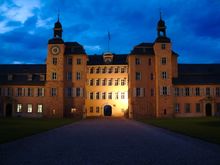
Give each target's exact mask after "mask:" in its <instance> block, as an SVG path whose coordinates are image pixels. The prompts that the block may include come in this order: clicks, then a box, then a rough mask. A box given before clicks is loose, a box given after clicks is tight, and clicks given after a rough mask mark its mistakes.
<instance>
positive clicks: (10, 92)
mask: <svg viewBox="0 0 220 165" xmlns="http://www.w3.org/2000/svg"><path fill="white" fill-rule="evenodd" d="M4 92H5V93H4V94H5V96H13V88H5V91H4ZM17 93H18V91H17ZM16 96H18V95H16ZM20 96H22V88H21V95H20Z"/></svg>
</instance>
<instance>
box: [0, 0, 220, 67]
mask: <svg viewBox="0 0 220 165" xmlns="http://www.w3.org/2000/svg"><path fill="white" fill-rule="evenodd" d="M160 8H161V11H162V15H163V19H164V20H165V22H166V26H167V35H168V37H169V38H170V39H171V41H172V46H173V50H174V51H175V52H177V53H178V54H179V63H220V0H189V1H187V0H0V13H1V14H0V43H1V44H0V63H2V64H9V63H14V64H19V63H27V64H28V63H44V62H45V59H46V56H47V42H48V39H50V38H52V36H53V30H52V29H53V27H54V23H55V22H56V21H57V13H58V10H59V11H60V21H61V23H62V26H63V39H64V41H77V42H79V43H80V44H82V45H83V46H84V48H85V50H86V52H87V54H102V53H103V52H105V51H107V39H108V35H107V34H108V31H110V33H111V40H110V50H111V51H112V52H113V53H116V54H123V53H126V54H128V53H130V51H131V50H132V48H133V47H134V46H135V45H137V44H139V43H141V42H154V40H155V38H156V35H157V33H156V25H157V22H158V20H159V10H160Z"/></svg>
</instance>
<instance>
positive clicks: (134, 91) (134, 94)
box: [133, 88, 136, 97]
mask: <svg viewBox="0 0 220 165" xmlns="http://www.w3.org/2000/svg"><path fill="white" fill-rule="evenodd" d="M133 97H136V88H133Z"/></svg>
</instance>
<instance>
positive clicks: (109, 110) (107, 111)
mask: <svg viewBox="0 0 220 165" xmlns="http://www.w3.org/2000/svg"><path fill="white" fill-rule="evenodd" d="M111 115H112V107H111V106H110V105H106V106H104V116H111Z"/></svg>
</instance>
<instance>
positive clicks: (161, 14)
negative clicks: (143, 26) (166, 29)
mask: <svg viewBox="0 0 220 165" xmlns="http://www.w3.org/2000/svg"><path fill="white" fill-rule="evenodd" d="M159 10H160V20H162V12H161V8H160V9H159Z"/></svg>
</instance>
